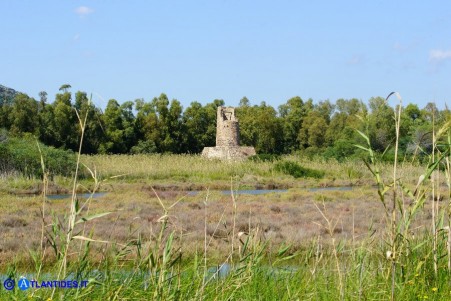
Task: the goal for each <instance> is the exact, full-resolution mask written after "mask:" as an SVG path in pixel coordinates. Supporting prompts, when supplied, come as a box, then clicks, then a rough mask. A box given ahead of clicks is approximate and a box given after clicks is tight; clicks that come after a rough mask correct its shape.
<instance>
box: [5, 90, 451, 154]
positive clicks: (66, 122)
mask: <svg viewBox="0 0 451 301" xmlns="http://www.w3.org/2000/svg"><path fill="white" fill-rule="evenodd" d="M69 89H70V85H63V86H61V89H60V93H58V94H56V96H55V100H54V101H53V103H49V102H48V101H47V93H46V92H41V93H40V94H39V95H40V100H39V101H37V100H35V99H33V98H30V97H28V96H27V95H26V94H22V93H19V94H17V95H15V97H14V99H13V101H12V102H4V103H2V104H1V106H0V128H3V129H6V130H7V131H8V132H9V133H10V134H11V135H13V136H16V137H17V136H18V137H20V136H23V135H25V134H32V135H34V136H35V137H38V139H39V140H40V141H42V142H43V143H44V144H46V145H50V146H53V147H56V148H63V149H70V150H77V147H78V145H79V143H78V139H79V136H80V129H79V126H78V119H77V112H78V114H79V116H86V114H87V120H88V121H87V129H86V132H85V140H84V142H83V149H82V152H83V153H88V154H96V153H103V154H126V153H133V154H139V153H175V154H179V153H199V152H201V151H202V149H203V148H204V147H205V146H214V145H215V135H216V109H217V107H218V106H222V105H224V101H223V100H218V99H216V100H214V101H213V102H211V103H208V104H206V105H202V104H201V103H199V102H192V103H191V104H190V106H189V107H187V108H186V109H183V107H182V105H181V103H180V102H179V101H178V100H176V99H173V100H169V98H168V97H167V96H166V95H165V94H161V95H160V96H159V97H155V98H153V99H152V100H151V101H145V100H144V99H137V100H135V101H127V102H124V103H122V104H120V103H119V102H118V101H117V100H115V99H111V100H109V102H108V104H107V106H106V108H105V110H104V111H102V110H101V109H99V108H97V107H95V106H94V105H93V104H92V103H91V102H90V101H89V98H88V96H87V94H86V93H84V92H80V91H79V92H76V93H75V94H72V93H71V92H70V91H68V90H69ZM237 115H238V119H239V121H240V131H241V144H242V145H252V146H254V147H255V148H256V151H257V152H258V153H260V154H286V153H292V152H295V151H300V152H302V153H303V154H304V155H318V154H320V155H322V156H324V157H326V158H336V159H338V160H342V159H344V158H350V157H353V156H359V150H358V149H356V148H355V147H354V145H355V144H359V143H361V141H360V140H359V139H361V137H360V135H359V134H358V133H357V131H356V130H360V131H362V132H365V133H371V134H369V135H370V139H371V143H372V146H373V147H374V149H375V150H376V151H378V152H380V153H382V152H384V151H385V152H386V157H387V158H389V157H390V147H391V145H392V144H393V141H394V137H395V129H394V126H393V124H394V123H393V118H394V108H393V107H392V106H390V104H388V103H387V101H386V100H385V99H384V98H381V97H373V98H371V99H369V101H368V105H366V104H365V103H363V102H362V101H360V100H357V99H338V100H337V101H336V102H335V103H332V102H330V101H329V100H326V101H320V102H318V103H314V102H313V100H312V99H309V100H307V101H304V100H303V99H302V98H300V97H298V96H296V97H293V98H290V99H289V100H287V102H286V103H285V104H282V105H281V106H279V107H278V108H277V109H275V108H273V107H272V106H269V105H267V104H266V103H265V102H262V103H261V104H260V105H251V104H250V101H249V100H248V99H247V98H246V97H244V98H243V99H241V101H240V105H239V107H238V108H237ZM401 118H402V123H401V124H402V125H401V129H400V134H401V137H402V139H401V145H400V149H401V153H402V155H407V156H409V155H413V154H415V155H418V154H421V152H423V151H424V152H427V151H430V148H431V144H432V134H431V133H432V126H433V123H435V124H436V125H437V126H440V125H441V124H443V123H444V122H445V121H446V120H448V119H449V118H450V114H449V111H448V110H439V109H437V108H436V107H435V105H434V104H432V103H429V104H428V105H427V106H426V107H424V108H421V109H420V108H419V107H418V106H417V105H415V104H409V105H407V106H406V107H405V108H404V110H403V113H402V116H401ZM401 157H403V156H401Z"/></svg>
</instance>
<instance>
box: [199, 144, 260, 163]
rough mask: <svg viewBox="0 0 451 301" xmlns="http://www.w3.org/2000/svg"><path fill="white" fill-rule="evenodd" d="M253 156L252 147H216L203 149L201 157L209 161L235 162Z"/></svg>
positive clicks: (253, 150)
mask: <svg viewBox="0 0 451 301" xmlns="http://www.w3.org/2000/svg"><path fill="white" fill-rule="evenodd" d="M254 155H255V149H254V148H253V147H252V146H232V147H230V146H216V147H204V150H203V151H202V156H204V157H207V158H211V159H221V160H224V159H225V160H234V159H235V160H236V159H239V160H241V159H246V158H247V157H249V156H254Z"/></svg>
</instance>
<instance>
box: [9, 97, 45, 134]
mask: <svg viewBox="0 0 451 301" xmlns="http://www.w3.org/2000/svg"><path fill="white" fill-rule="evenodd" d="M10 118H11V133H13V134H15V135H19V134H21V133H31V134H36V135H38V134H39V133H38V132H39V127H38V125H39V119H38V103H37V101H36V100H34V99H33V98H30V97H28V95H26V94H23V93H19V94H17V95H16V97H14V102H13V106H12V110H11V116H10Z"/></svg>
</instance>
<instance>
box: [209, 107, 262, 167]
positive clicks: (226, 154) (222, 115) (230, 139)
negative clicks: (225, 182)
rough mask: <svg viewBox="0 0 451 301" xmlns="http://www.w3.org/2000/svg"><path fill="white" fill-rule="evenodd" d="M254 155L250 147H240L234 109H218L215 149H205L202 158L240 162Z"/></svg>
mask: <svg viewBox="0 0 451 301" xmlns="http://www.w3.org/2000/svg"><path fill="white" fill-rule="evenodd" d="M253 155H255V149H254V148H253V147H252V146H250V147H249V146H240V127H239V123H238V119H237V118H236V116H235V108H233V107H218V112H217V125H216V147H205V148H204V150H203V151H202V156H204V157H207V158H216V159H222V160H237V159H238V160H240V159H245V158H247V157H249V156H253Z"/></svg>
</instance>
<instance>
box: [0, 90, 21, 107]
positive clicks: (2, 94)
mask: <svg viewBox="0 0 451 301" xmlns="http://www.w3.org/2000/svg"><path fill="white" fill-rule="evenodd" d="M18 93H19V92H17V91H16V90H14V89H11V88H8V87H5V86H2V85H0V106H2V105H3V104H4V103H8V104H9V103H11V102H12V101H13V99H14V97H15V96H16V95H17V94H18Z"/></svg>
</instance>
